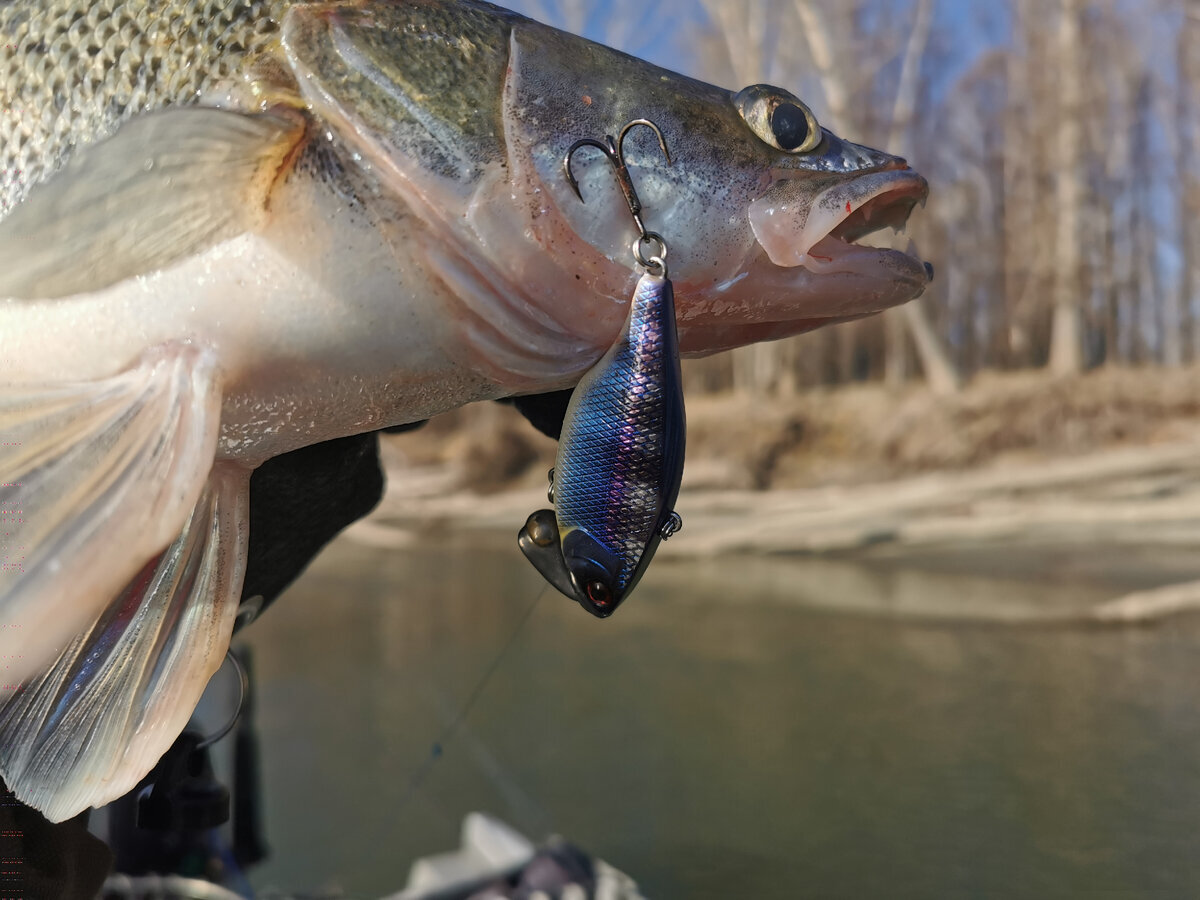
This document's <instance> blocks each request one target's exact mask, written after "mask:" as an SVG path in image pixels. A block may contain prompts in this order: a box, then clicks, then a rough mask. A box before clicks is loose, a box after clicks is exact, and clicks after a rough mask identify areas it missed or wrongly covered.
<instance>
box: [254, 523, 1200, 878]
mask: <svg viewBox="0 0 1200 900" xmlns="http://www.w3.org/2000/svg"><path fill="white" fill-rule="evenodd" d="M837 565H838V566H841V567H842V568H840V569H838V568H836V567H835V568H830V564H828V563H821V562H817V561H803V560H799V561H797V560H791V561H781V560H775V561H772V563H771V565H770V566H769V567H767V569H766V570H764V569H763V561H762V560H754V559H745V560H737V559H733V560H721V561H720V562H719V564H711V563H710V564H708V568H707V570H706V572H705V574H704V575H703V577H694V576H692V575H690V574H689V573H688V572H687V571H684V570H682V569H681V568H680V567H679V566H678V565H668V566H659V567H656V569H655V570H654V571H652V572H651V573H650V574H649V575H648V576H647V579H646V580H645V581H644V582H643V584H642V586H641V587H640V588H639V589H638V591H637V593H636V594H635V596H634V597H633V599H632V600H631V601H630V602H629V603H627V604H625V605H624V606H622V608H621V610H620V611H619V612H618V614H617V615H616V616H615V617H614V618H613V619H611V620H608V621H604V622H601V621H597V620H595V619H592V618H591V617H590V616H588V615H586V614H585V613H583V612H582V611H581V610H580V609H578V608H577V607H575V606H574V605H573V604H571V603H570V602H569V601H567V600H566V599H565V598H563V597H560V596H559V595H557V594H553V593H546V594H545V595H544V596H543V597H542V599H541V601H540V603H539V605H538V607H537V609H536V610H535V612H534V614H533V616H532V618H531V619H530V621H529V623H528V625H527V626H526V627H525V629H524V630H523V631H522V632H521V634H520V635H519V636H518V637H517V639H516V641H515V643H514V644H513V646H512V649H511V650H510V652H509V653H508V655H507V656H506V657H505V659H504V661H503V663H502V665H501V666H500V667H499V669H498V670H497V671H496V673H495V675H494V677H493V678H492V679H491V680H490V681H489V682H488V684H487V686H486V688H485V690H484V692H483V694H482V695H481V697H480V699H479V701H478V703H477V704H476V705H475V706H474V707H473V708H472V709H471V711H470V714H469V716H468V717H467V719H466V721H465V723H464V724H463V726H462V727H461V729H460V730H459V731H458V732H457V734H456V736H455V737H454V738H452V739H451V740H450V741H448V742H447V744H446V746H445V748H444V753H443V755H442V756H441V758H440V759H439V760H438V761H437V762H436V764H434V765H433V766H432V767H431V768H430V769H429V771H428V777H427V778H426V779H425V780H424V781H423V782H422V783H421V784H420V785H419V787H418V789H417V790H415V791H414V792H412V794H411V800H410V801H409V802H408V803H406V804H403V805H402V804H401V800H402V798H403V797H404V796H405V795H406V793H407V792H408V789H409V787H410V785H411V784H412V780H413V776H414V774H415V773H416V772H418V771H419V770H420V769H421V767H422V764H423V763H424V762H425V761H426V760H427V759H428V758H429V756H430V752H431V745H432V743H433V742H434V741H435V740H436V739H437V738H438V736H439V735H440V734H441V733H442V731H443V730H444V728H445V727H446V725H447V723H449V722H451V721H452V720H453V719H454V717H455V716H456V715H457V713H458V712H459V710H460V709H461V707H462V705H463V703H464V702H465V701H466V698H467V697H468V696H469V695H470V694H471V691H472V690H473V688H474V687H475V686H476V684H477V682H478V680H479V678H480V676H481V675H482V673H483V672H484V671H485V670H486V669H487V667H488V666H489V664H490V663H491V661H492V660H493V658H494V657H495V655H496V653H497V652H498V651H499V649H500V648H501V647H502V646H503V645H504V643H505V641H506V640H507V639H508V638H509V636H510V635H511V633H512V630H513V628H514V626H515V624H516V623H517V622H518V621H519V620H520V618H521V616H522V615H523V614H524V612H525V610H526V609H527V608H528V606H529V604H530V602H531V601H532V599H533V597H534V596H535V595H536V593H538V592H540V591H541V589H542V586H541V583H540V579H539V576H538V575H537V574H536V573H535V572H534V571H533V569H532V568H531V567H529V566H528V564H527V563H526V562H525V561H524V559H523V558H522V557H521V556H520V554H519V552H517V550H516V548H515V542H513V546H509V544H508V543H507V542H506V543H505V544H504V545H502V546H498V547H496V548H489V549H479V548H478V547H473V546H471V545H468V544H466V543H465V542H459V543H452V545H446V546H441V547H421V548H419V549H418V548H415V549H411V550H376V549H367V548H362V547H359V546H356V545H354V544H352V543H345V542H343V543H340V544H337V545H335V547H334V548H331V550H330V551H329V552H327V553H326V554H325V555H324V556H323V557H322V558H321V559H320V560H319V561H318V562H317V564H316V565H314V567H313V569H312V570H311V571H310V572H309V573H308V574H307V575H306V577H305V578H304V579H302V581H301V582H300V583H298V584H297V585H296V586H295V587H294V588H293V590H292V591H291V592H290V593H289V594H288V595H287V596H286V597H284V598H283V599H282V600H281V601H280V602H279V604H278V605H277V607H275V608H273V609H271V610H270V611H269V612H268V613H267V614H266V616H265V617H264V618H263V620H262V621H260V622H258V623H257V624H255V626H254V627H253V628H252V629H250V639H251V643H252V644H253V645H254V647H255V648H256V653H257V656H256V659H255V663H256V669H257V673H256V674H257V676H258V685H259V704H258V724H259V727H260V730H261V736H262V745H263V753H264V768H265V770H266V775H265V781H266V791H267V820H266V828H267V831H268V838H269V841H270V843H271V846H272V848H273V851H274V855H273V859H272V861H271V862H270V863H268V864H267V865H266V866H264V867H263V868H262V869H261V870H260V871H259V872H258V877H257V878H256V879H255V880H256V882H257V883H258V884H259V885H266V884H277V885H280V886H284V887H293V888H299V887H315V886H319V885H322V884H337V885H340V886H341V887H342V888H344V889H345V890H347V891H349V892H351V893H352V894H354V895H357V896H379V895H380V894H383V893H385V892H387V891H392V890H397V889H398V888H399V887H400V886H401V885H402V884H403V882H404V880H405V877H406V874H407V867H408V863H409V861H411V860H412V859H413V858H414V857H415V856H418V855H422V854H428V853H432V852H439V851H443V850H448V849H450V848H452V847H454V846H456V844H457V839H458V827H459V822H460V821H461V818H462V816H463V815H464V814H465V813H466V812H468V811H470V810H472V809H482V810H487V811H490V812H493V813H495V814H497V815H499V816H500V817H501V818H503V819H506V820H507V821H509V822H511V823H512V824H513V825H515V826H517V827H518V828H520V829H521V830H523V831H525V832H526V833H527V834H529V835H530V836H531V837H535V838H540V837H543V836H545V835H546V834H547V833H550V832H558V833H561V834H563V835H566V836H567V837H569V838H571V839H573V840H575V841H577V842H578V843H580V844H581V845H582V846H583V847H585V848H586V849H588V850H589V851H591V852H594V853H596V854H597V855H599V856H602V857H604V858H606V859H608V860H610V861H611V862H613V863H614V864H616V865H617V866H619V867H620V868H622V869H624V870H626V871H628V872H629V873H630V874H632V875H633V876H634V877H635V878H637V879H638V880H639V882H640V883H641V884H642V886H643V888H644V889H645V890H646V891H647V892H648V893H649V894H650V895H651V896H655V897H662V898H679V897H688V898H691V897H714V898H716V897H721V898H728V897H789V898H790V897H799V896H812V897H822V898H826V897H847V898H876V897H879V898H896V897H920V898H930V897H938V898H943V897H987V898H995V897H1038V898H1050V897H1070V898H1075V897H1085V896H1104V897H1131V898H1133V897H1137V898H1146V897H1172V898H1175V897H1184V896H1197V895H1200V853H1198V852H1197V850H1198V849H1200V699H1198V697H1197V684H1198V681H1200V679H1198V677H1197V676H1200V620H1197V619H1195V618H1181V619H1175V620H1171V621H1167V622H1163V623H1161V624H1158V625H1156V626H1153V627H1143V628H1127V629H1115V628H1114V629H1105V628H1095V627H1072V626H1067V625H1030V624H1026V625H1021V626H1005V625H997V624H986V623H974V624H972V623H970V622H962V621H960V622H958V623H957V624H950V623H946V622H939V621H937V620H932V619H911V618H902V617H898V616H886V615H885V616H880V615H871V616H864V615H848V614H845V613H839V612H832V611H829V610H821V609H814V608H812V606H802V605H798V604H789V603H787V602H783V600H781V598H786V596H787V589H788V585H793V586H796V589H797V591H799V590H801V588H802V589H803V591H805V592H807V593H809V594H811V593H813V592H814V591H818V592H819V591H820V590H822V589H823V590H826V591H828V592H830V593H831V594H838V593H839V592H843V591H846V590H854V589H855V588H854V587H853V585H856V584H857V585H859V586H861V585H865V584H868V583H872V580H873V579H874V580H876V581H877V580H878V579H880V578H886V579H892V580H893V581H894V579H895V578H896V577H899V576H897V575H896V572H895V570H889V572H890V574H880V573H879V572H876V571H873V570H871V569H868V568H864V567H862V566H859V567H858V568H857V575H855V574H854V570H855V567H854V566H852V565H851V564H849V563H839V564H837ZM846 566H850V568H849V569H846V568H845V567H846ZM764 571H766V574H765V575H764ZM835 572H841V573H842V574H841V575H837V576H836V577H835V575H834V574H833V573H835ZM764 577H765V578H766V579H767V581H769V582H770V583H771V584H772V585H774V587H770V588H768V587H765V586H764V582H763V579H764ZM855 578H857V579H859V580H858V581H855ZM975 581H978V579H976V580H975ZM889 583H890V582H889ZM971 583H972V580H971V579H966V580H961V579H960V580H956V579H955V578H953V577H951V576H948V575H947V576H944V578H943V579H942V580H941V581H938V580H937V579H934V580H929V581H925V582H920V584H922V585H924V586H923V587H922V588H920V589H919V590H915V594H914V596H915V595H923V596H925V595H928V594H930V593H931V592H936V591H937V590H939V585H940V589H941V590H943V591H946V592H949V594H950V595H947V596H943V597H930V596H925V602H926V603H927V605H928V604H932V608H934V609H936V608H940V607H943V606H944V607H946V608H950V607H952V606H954V605H955V604H959V605H961V603H962V602H963V601H964V599H969V598H964V597H963V596H956V595H954V594H956V592H959V593H961V592H962V591H963V590H964V587H963V586H964V585H969V584H971ZM739 586H740V587H739ZM822 586H824V587H822ZM981 589H982V588H980V587H979V586H978V585H976V586H975V587H973V588H970V590H981ZM992 590H993V591H994V592H995V593H996V596H997V597H1010V598H1012V599H1013V600H1014V602H1016V603H1017V605H1018V606H1019V605H1021V600H1022V597H1026V596H1027V597H1035V596H1037V597H1038V598H1041V597H1042V596H1043V595H1045V602H1047V603H1053V602H1059V603H1060V605H1064V606H1070V605H1073V604H1076V603H1078V602H1084V601H1090V600H1092V599H1102V594H1101V591H1100V589H1099V588H1097V587H1087V586H1086V585H1085V586H1082V587H1080V586H1074V587H1071V586H1067V585H1060V586H1059V587H1058V588H1057V590H1058V591H1059V593H1060V595H1061V596H1059V598H1058V600H1057V601H1056V599H1055V597H1054V596H1051V595H1052V594H1053V592H1052V591H1050V589H1048V588H1042V589H1040V590H1041V592H1042V593H1041V594H1038V593H1037V590H1035V589H1034V588H1032V587H1031V586H1030V585H1024V586H1022V585H1021V584H1020V583H1019V582H1009V583H1004V582H996V583H994V586H993V588H992ZM1023 591H1025V592H1028V593H1027V595H1026V594H1022V592H1023ZM1047 592H1049V593H1047ZM1110 593H1111V592H1110ZM1093 595H1094V596H1093ZM1064 598H1065V599H1064ZM846 599H848V600H850V601H851V602H850V604H849V605H851V606H853V605H854V603H853V602H852V601H853V599H854V598H853V597H850V598H846ZM1037 602H1039V603H1040V602H1043V601H1042V600H1041V599H1038V601H1037Z"/></svg>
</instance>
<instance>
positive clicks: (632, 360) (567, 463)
mask: <svg viewBox="0 0 1200 900" xmlns="http://www.w3.org/2000/svg"><path fill="white" fill-rule="evenodd" d="M685 437H686V424H685V418H684V407H683V384H682V376H681V374H680V370H679V342H678V336H677V335H676V331H675V299H674V292H673V290H672V286H671V282H670V281H668V280H667V279H666V278H664V277H662V276H661V275H656V274H651V273H647V274H645V275H643V276H642V277H641V278H640V279H639V280H638V284H637V288H636V290H635V291H634V294H633V301H632V303H631V304H630V308H629V315H628V317H627V318H626V320H625V325H624V327H623V328H622V330H621V335H620V337H619V338H618V339H617V341H616V342H615V343H614V344H613V346H612V347H611V348H610V349H609V350H608V352H607V353H605V355H604V356H603V357H602V358H601V359H600V361H599V362H597V363H596V365H595V366H594V367H592V368H591V369H590V370H589V371H588V372H587V373H586V374H585V375H584V376H583V378H582V379H580V382H579V384H578V386H577V387H576V388H575V391H574V393H573V394H572V395H571V402H570V404H569V405H568V407H567V414H566V417H565V419H564V420H563V429H562V434H561V436H560V437H559V440H558V454H557V457H556V460H555V465H554V473H553V476H552V477H553V479H554V482H553V502H554V506H555V508H554V511H553V512H551V511H549V510H542V511H540V512H539V513H535V514H534V516H533V517H531V521H530V522H529V523H528V524H527V526H526V528H525V529H523V530H522V533H521V535H520V537H519V541H520V545H521V548H522V550H523V551H524V552H525V554H526V556H528V557H529V559H530V560H531V561H532V562H533V563H534V565H535V566H537V568H538V570H539V571H541V572H543V574H545V575H546V577H547V579H548V580H549V581H550V583H551V584H553V585H554V586H555V587H557V588H558V589H559V590H560V591H562V592H563V593H565V594H566V595H567V596H569V597H573V598H574V599H576V600H578V601H579V603H580V604H581V605H582V606H583V607H584V609H586V610H588V612H590V613H592V614H593V615H595V616H598V617H601V618H603V617H606V616H610V615H612V613H613V612H614V611H615V610H616V608H617V606H618V605H619V604H620V603H621V601H622V600H624V599H625V597H626V596H627V595H628V594H629V592H630V591H631V590H633V588H634V585H636V584H637V582H638V580H639V579H640V578H641V576H642V573H643V572H644V571H645V569H646V566H647V565H648V564H649V562H650V560H651V559H652V558H653V556H654V551H655V549H656V548H657V546H658V543H659V541H660V540H662V538H663V537H664V536H665V532H666V530H667V529H668V527H669V526H668V522H670V521H671V517H672V515H673V513H674V506H675V500H676V498H677V497H678V496H679V484H680V481H681V480H682V478H683V457H684V444H685ZM547 513H549V516H547Z"/></svg>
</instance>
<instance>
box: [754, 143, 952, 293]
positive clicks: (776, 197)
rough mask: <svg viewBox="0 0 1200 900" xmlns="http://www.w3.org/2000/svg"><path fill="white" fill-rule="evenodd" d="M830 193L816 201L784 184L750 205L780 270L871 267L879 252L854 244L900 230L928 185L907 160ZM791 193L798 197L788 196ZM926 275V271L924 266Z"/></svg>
mask: <svg viewBox="0 0 1200 900" xmlns="http://www.w3.org/2000/svg"><path fill="white" fill-rule="evenodd" d="M896 163H897V164H896V165H890V166H888V167H887V168H884V169H880V170H877V171H873V172H868V173H866V174H864V175H861V176H859V177H857V178H854V179H853V180H850V181H843V182H839V183H836V184H834V185H832V186H831V187H828V188H826V189H825V190H823V191H822V192H821V193H820V194H818V195H817V197H816V198H815V199H812V200H809V199H808V197H806V196H805V195H804V194H803V193H795V192H792V191H789V190H788V188H789V184H788V183H787V182H786V181H785V182H782V183H780V184H778V185H776V186H775V188H774V189H773V190H771V191H770V192H768V193H767V195H766V196H764V197H761V198H760V199H758V200H755V201H753V202H752V203H751V204H750V209H749V217H750V227H751V229H752V230H753V231H754V236H755V238H757V240H758V243H759V244H760V245H761V247H762V249H763V250H764V251H765V252H766V254H767V256H768V257H769V258H770V260H771V262H773V263H774V264H775V265H777V266H782V267H785V268H790V267H792V266H803V267H804V268H806V269H808V270H809V271H810V272H814V273H816V274H832V273H835V272H841V271H847V270H849V269H851V268H853V267H855V266H862V265H869V264H870V261H869V260H868V259H867V257H870V256H872V255H874V254H877V253H878V252H879V251H878V249H877V248H871V247H864V246H859V245H856V244H855V243H854V242H855V241H856V240H858V239H859V238H861V237H864V236H865V235H868V234H871V233H872V232H875V231H878V230H879V229H881V228H885V227H888V226H890V227H892V228H895V229H897V230H900V229H902V228H903V227H904V225H905V223H906V222H907V221H908V216H909V214H910V213H911V212H912V210H913V207H914V206H915V205H916V204H917V203H920V204H922V205H924V203H925V199H926V197H927V196H928V194H929V184H928V182H926V181H925V179H924V178H922V177H921V176H920V175H918V174H917V173H916V172H914V171H913V170H912V169H910V168H909V167H908V166H907V164H905V163H904V162H903V161H902V160H897V161H896ZM789 194H795V195H794V196H789ZM921 268H922V270H923V267H921Z"/></svg>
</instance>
